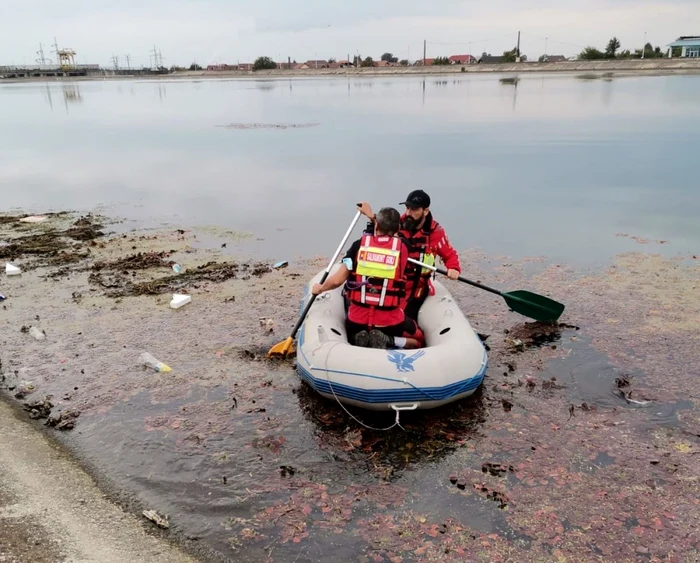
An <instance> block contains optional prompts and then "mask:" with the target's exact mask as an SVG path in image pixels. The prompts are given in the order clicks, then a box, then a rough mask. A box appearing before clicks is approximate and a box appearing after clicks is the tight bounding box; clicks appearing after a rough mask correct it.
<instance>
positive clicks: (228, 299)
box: [224, 295, 236, 303]
mask: <svg viewBox="0 0 700 563" xmlns="http://www.w3.org/2000/svg"><path fill="white" fill-rule="evenodd" d="M235 301H236V296H235V295H232V296H231V297H227V298H226V299H224V303H235Z"/></svg>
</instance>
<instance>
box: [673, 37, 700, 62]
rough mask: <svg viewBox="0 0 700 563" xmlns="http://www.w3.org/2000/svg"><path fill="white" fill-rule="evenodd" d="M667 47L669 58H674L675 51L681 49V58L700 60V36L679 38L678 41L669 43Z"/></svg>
mask: <svg viewBox="0 0 700 563" xmlns="http://www.w3.org/2000/svg"><path fill="white" fill-rule="evenodd" d="M667 47H668V56H669V58H670V57H671V56H672V55H671V53H672V51H673V49H674V48H679V47H680V49H681V58H690V59H697V58H700V35H695V36H683V37H679V38H678V40H677V41H674V42H673V43H669V44H668V45H667Z"/></svg>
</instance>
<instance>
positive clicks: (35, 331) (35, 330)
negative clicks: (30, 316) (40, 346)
mask: <svg viewBox="0 0 700 563" xmlns="http://www.w3.org/2000/svg"><path fill="white" fill-rule="evenodd" d="M29 334H31V335H32V336H33V337H34V338H35V339H36V340H44V339H45V338H46V335H45V334H44V333H43V332H41V331H40V330H39V329H38V328H36V327H35V326H33V327H31V328H30V329H29Z"/></svg>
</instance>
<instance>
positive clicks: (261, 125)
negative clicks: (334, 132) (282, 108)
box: [217, 123, 320, 129]
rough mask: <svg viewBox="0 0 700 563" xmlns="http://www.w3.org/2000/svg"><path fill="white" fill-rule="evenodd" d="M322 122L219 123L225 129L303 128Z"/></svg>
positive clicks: (315, 125)
mask: <svg viewBox="0 0 700 563" xmlns="http://www.w3.org/2000/svg"><path fill="white" fill-rule="evenodd" d="M319 125H320V123H229V124H228V125H217V127H223V128H224V129H302V128H305V127H317V126H319Z"/></svg>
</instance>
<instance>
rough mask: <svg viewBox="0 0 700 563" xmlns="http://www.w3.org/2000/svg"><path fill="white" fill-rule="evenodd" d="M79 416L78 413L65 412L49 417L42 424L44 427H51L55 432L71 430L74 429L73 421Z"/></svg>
mask: <svg viewBox="0 0 700 563" xmlns="http://www.w3.org/2000/svg"><path fill="white" fill-rule="evenodd" d="M79 416H80V411H72V410H67V411H64V412H62V413H59V414H54V415H51V416H49V418H48V419H47V420H46V422H45V423H44V424H45V425H46V426H51V427H53V428H55V429H56V430H73V428H75V419H76V418H78V417H79Z"/></svg>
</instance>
